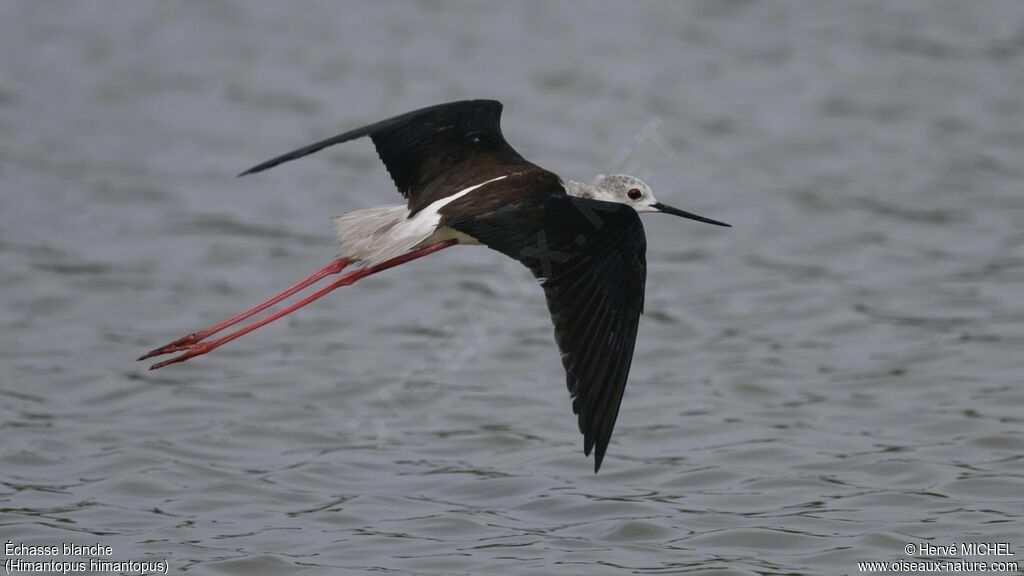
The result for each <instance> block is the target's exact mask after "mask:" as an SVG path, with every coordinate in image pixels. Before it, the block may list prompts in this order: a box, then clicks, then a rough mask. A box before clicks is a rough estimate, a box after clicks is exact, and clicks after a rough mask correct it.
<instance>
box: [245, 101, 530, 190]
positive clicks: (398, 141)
mask: <svg viewBox="0 0 1024 576" xmlns="http://www.w3.org/2000/svg"><path fill="white" fill-rule="evenodd" d="M501 108H502V106H501V102H497V101H495V100H463V101H459V102H449V103H447V104H438V105H436V106H430V107H428V108H422V109H420V110H414V111H412V112H407V113H405V114H402V115H400V116H395V117H394V118H389V119H387V120H382V121H380V122H377V123H376V124H370V125H369V126H363V127H362V128H356V129H355V130H350V131H348V132H345V133H344V134H339V135H337V136H334V137H332V138H328V139H326V140H323V141H321V142H317V143H315V144H310V145H309V146H306V147H303V148H299V149H298V150H293V151H291V152H289V153H287V154H284V155H282V156H278V157H277V158H273V159H271V160H267V161H266V162H263V163H262V164H258V165H256V166H253V167H252V168H250V169H248V170H246V171H245V172H242V173H241V174H239V176H244V175H246V174H252V173H255V172H261V171H263V170H266V169H268V168H273V167H274V166H277V165H278V164H283V163H285V162H289V161H291V160H295V159H297V158H302V157H303V156H306V155H309V154H312V153H314V152H317V151H320V150H322V149H324V148H326V147H328V146H333V145H335V144H340V143H342V142H348V141H349V140H355V139H357V138H361V137H363V136H369V137H370V139H371V140H372V141H373V145H374V146H375V147H376V148H377V154H378V155H379V156H380V159H381V160H382V161H383V162H384V166H385V167H386V168H387V169H388V173H389V174H391V179H392V180H394V182H395V186H397V187H398V191H399V192H401V193H402V195H403V196H405V197H406V198H408V199H409V200H410V206H411V207H412V206H415V205H416V204H417V202H416V200H417V197H418V195H419V193H420V192H422V191H423V189H424V188H426V187H427V186H428V185H430V184H431V183H432V182H433V181H435V180H437V179H438V178H439V177H441V176H442V175H443V174H444V173H445V172H446V171H447V170H449V169H450V168H451V167H452V166H454V165H456V164H459V163H461V162H463V161H465V160H467V159H470V158H473V159H474V160H475V161H477V162H480V163H483V164H487V163H490V164H493V165H495V166H508V165H524V166H533V165H532V164H530V163H529V162H527V161H526V160H525V159H523V157H522V156H520V155H519V153H518V152H516V151H515V150H514V149H513V148H512V147H511V146H509V144H508V142H506V141H505V138H504V137H503V136H502V135H501V123H500V122H501ZM494 175H500V173H495V174H494ZM478 176H480V175H479V174H477V175H475V177H478Z"/></svg>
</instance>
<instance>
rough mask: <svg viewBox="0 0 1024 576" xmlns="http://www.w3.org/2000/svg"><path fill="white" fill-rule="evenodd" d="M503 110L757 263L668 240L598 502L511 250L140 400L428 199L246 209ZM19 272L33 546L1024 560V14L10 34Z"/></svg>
mask: <svg viewBox="0 0 1024 576" xmlns="http://www.w3.org/2000/svg"><path fill="white" fill-rule="evenodd" d="M468 97H476V98H487V97H490V98H498V99H501V100H502V101H503V102H504V103H505V106H506V108H505V116H504V126H505V134H506V137H507V138H508V139H509V140H510V141H511V142H512V143H513V145H514V146H516V147H517V148H518V149H519V150H520V151H521V152H522V153H523V154H524V155H525V156H526V157H528V158H530V159H532V160H534V161H536V162H538V163H539V164H541V165H543V166H545V167H547V168H549V169H551V170H554V171H556V172H559V173H561V174H563V175H565V176H567V177H572V178H577V179H586V180H589V179H590V178H591V177H592V176H593V175H594V174H596V173H598V172H604V171H631V172H634V173H637V174H638V175H640V176H642V177H644V178H646V179H647V180H648V181H649V182H650V183H651V185H652V186H653V188H654V190H655V192H656V193H657V194H658V197H659V199H660V200H662V201H664V202H666V203H668V204H672V205H676V206H679V207H682V208H684V209H687V210H692V211H695V212H697V213H699V214H704V215H707V216H709V217H712V218H718V219H722V220H725V221H727V222H730V223H732V224H733V225H734V226H735V228H733V229H721V228H715V227H712V226H707V225H703V224H699V223H696V222H691V221H683V220H680V219H676V218H670V217H667V216H651V217H645V225H646V227H647V236H648V243H649V252H648V260H649V267H650V271H649V276H648V292H647V306H646V308H647V313H646V315H645V316H644V318H643V320H642V323H641V326H640V335H639V339H638V342H637V350H636V356H635V362H634V365H633V370H632V375H631V380H630V384H629V387H628V388H627V391H626V397H625V401H624V403H623V406H622V411H621V413H620V416H619V422H618V426H617V429H616V433H615V436H614V437H613V439H612V444H611V446H610V448H609V452H608V456H607V458H606V460H605V463H604V467H603V469H602V470H601V473H600V474H598V475H594V474H593V472H592V460H590V459H586V458H584V457H583V454H582V451H581V447H582V441H581V438H580V436H579V434H578V433H577V430H576V423H575V418H574V417H573V416H572V415H571V412H570V406H569V399H568V395H567V393H566V390H565V384H564V377H563V374H562V370H561V365H560V362H559V361H558V355H557V351H556V349H555V347H554V344H553V342H552V338H551V328H550V321H549V319H548V316H547V313H546V310H545V307H544V303H543V297H542V295H541V292H540V290H539V289H538V288H537V287H536V285H535V283H534V282H533V281H532V280H531V279H530V278H529V276H528V274H527V273H526V271H525V270H521V269H520V268H519V266H518V265H517V264H516V263H514V262H512V261H511V260H507V259H505V258H504V257H503V256H501V255H499V254H497V253H495V252H491V251H488V250H485V249H481V248H468V247H465V248H455V249H451V250H448V251H445V252H442V253H440V254H437V255H433V256H430V257H429V258H426V259H423V260H419V261H417V262H416V263H413V264H409V265H407V266H404V267H401V268H399V269H395V270H391V271H388V272H387V273H384V274H381V275H379V276H375V277H373V278H370V279H367V280H365V281H363V282H361V283H359V284H358V285H356V286H353V287H350V288H345V289H343V290H339V291H338V292H336V293H334V294H333V295H331V296H330V297H329V298H327V299H325V300H323V301H321V302H318V303H317V304H315V305H313V306H311V307H309V308H306V309H304V310H303V311H301V312H300V313H297V314H295V315H293V316H290V317H289V318H288V319H286V320H284V321H281V322H279V323H277V324H275V325H272V326H269V327H267V328H264V329H262V330H260V331H258V332H256V333H253V334H251V335H249V336H246V337H245V338H243V339H241V340H238V341H236V342H234V343H232V344H230V345H228V346H226V347H224V348H223V349H221V350H218V351H216V352H215V353H213V354H211V355H209V356H206V357H203V358H200V359H197V360H193V361H192V362H189V363H187V364H183V365H178V366H174V367H170V368H167V369H164V370H161V371H157V372H149V371H147V370H146V365H145V364H140V363H136V362H135V361H134V358H135V357H136V356H138V355H139V354H140V353H142V352H144V351H146V350H148V349H150V348H152V347H154V346H157V345H160V344H163V343H165V342H167V341H169V340H171V339H173V338H176V337H178V336H181V335H183V334H185V333H187V332H189V331H192V330H195V329H197V328H200V327H202V326H204V325H206V324H209V323H211V322H213V321H216V320H220V319H221V318H223V317H226V316H228V315H230V314H232V313H234V312H237V311H238V310H239V309H241V308H243V307H244V306H246V305H249V304H252V303H254V302H256V301H258V300H260V299H262V298H263V297H266V296H268V295H269V294H271V293H273V292H276V291H277V290H279V289H281V288H284V287H285V286H287V285H289V284H290V283H291V282H293V281H294V280H296V279H298V278H300V277H303V276H305V275H306V274H308V273H309V272H311V271H313V270H314V269H316V268H318V267H319V266H320V265H322V264H323V263H325V262H327V261H328V260H330V259H331V258H332V257H333V256H334V254H335V247H334V246H333V244H332V240H331V234H330V222H329V217H330V216H331V215H334V214H338V213H342V212H344V211H347V210H353V209H358V208H365V207H368V206H372V205H375V204H381V203H391V202H396V201H399V200H400V197H399V196H398V195H397V194H396V193H395V192H394V189H393V186H392V185H391V182H390V180H389V179H388V176H387V174H386V172H385V171H384V170H383V168H382V167H381V166H380V165H379V163H378V161H377V159H376V156H375V154H374V152H373V149H372V146H371V145H370V144H369V143H368V142H365V141H362V142H356V143H352V144H348V145H345V146H342V147H339V148H334V149H330V150H328V151H325V152H321V153H320V154H318V155H317V156H313V157H310V158H308V159H304V160H302V161H300V162H296V163H293V164H288V165H286V166H283V167H280V168H277V169H275V170H273V171H271V172H268V173H266V174H261V175H258V176H255V177H247V178H243V179H236V178H234V175H235V174H236V173H237V172H239V171H241V170H243V169H245V168H247V167H249V166H251V165H252V164H254V163H256V162H259V161H262V160H265V159H266V158H268V157H270V156H273V155H276V154H278V153H281V152H285V151H287V150H289V149H291V148H292V147H295V146H299V145H302V144H306V143H307V142H309V141H312V140H313V139H316V138H320V137H325V136H328V135H331V134H333V133H336V132H339V131H341V130H343V129H346V128H351V127H354V126H358V125H360V124H362V123H365V122H369V121H373V120H377V119H380V118H383V117H386V116H389V115H392V114H396V113H400V112H404V111H406V110H410V109H413V108H416V107H420V106H424V105H429V104H433V103H438V102H444V101H448V100H453V99H459V98H468ZM0 269H2V273H0V286H2V292H0V294H2V306H0V339H2V340H0V429H2V432H0V434H2V436H0V541H4V542H6V541H7V540H11V541H13V542H14V543H26V544H36V545H59V544H61V543H64V542H71V543H78V544H94V543H97V542H98V543H101V544H103V545H108V546H111V548H112V549H113V553H112V555H111V556H110V557H109V558H108V559H113V560H128V559H133V560H157V559H166V561H167V562H168V563H169V570H168V573H181V572H190V573H197V574H295V573H309V574H364V573H385V574H481V573H486V574H523V573H526V572H537V573H542V574H584V573H585V574H629V573H635V574H677V573H689V572H700V573H711V572H714V573H719V574H781V573H787V574H788V573H801V574H842V573H856V572H857V565H856V563H857V561H869V560H901V559H903V560H910V559H912V558H911V557H910V556H907V555H906V554H905V552H904V547H905V545H906V544H907V543H931V544H936V545H944V546H945V545H950V544H954V543H957V544H958V543H960V542H1008V543H1010V546H1011V550H1012V552H1013V553H1014V554H1016V556H1013V557H1003V558H1001V559H1003V560H1007V559H1009V560H1017V561H1021V562H1024V538H1022V534H1024V521H1022V515H1024V504H1022V501H1024V497H1022V495H1024V458H1022V452H1024V417H1022V409H1024V386H1022V382H1021V379H1022V378H1021V376H1022V370H1024V4H1022V3H1020V2H1013V1H1004V2H998V1H991V2H962V1H959V0H957V1H948V2H890V1H884V2H883V1H878V2H841V3H840V2H811V1H806V2H763V3H755V2H746V1H739V0H733V1H705V2H685V3H683V2H679V3H677V2H672V3H669V2H664V3H626V2H622V3H591V2H587V3H570V2H562V3H538V2H529V3H517V2H506V3H501V4H500V5H499V3H488V4H482V3H469V2H446V1H438V2H422V3H400V2H387V3H385V2H369V1H367V2H359V3H341V2H326V1H325V2H287V3H285V2H278V3H271V2H241V1H227V0H223V1H208V2H155V1H151V2H129V1H123V2H100V1H96V2H84V1H83V2H35V1H27V0H26V1H21V2H18V1H11V2H4V3H2V4H0ZM37 559H38V558H37ZM58 559H59V558H58ZM974 559H975V560H998V559H1000V558H992V557H988V558H984V557H982V558H974ZM5 560H6V559H5Z"/></svg>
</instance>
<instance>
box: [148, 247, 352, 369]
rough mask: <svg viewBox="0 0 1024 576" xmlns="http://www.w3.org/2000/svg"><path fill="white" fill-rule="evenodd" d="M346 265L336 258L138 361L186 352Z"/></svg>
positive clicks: (346, 260)
mask: <svg viewBox="0 0 1024 576" xmlns="http://www.w3.org/2000/svg"><path fill="white" fill-rule="evenodd" d="M348 264H349V259H348V258H338V259H337V260H334V261H332V262H331V263H330V264H328V265H327V266H324V267H323V268H321V269H319V270H317V271H316V272H314V273H313V274H312V275H310V276H309V277H308V278H306V279H305V280H302V281H300V282H298V283H297V284H295V285H294V286H292V287H291V288H288V289H287V290H284V291H283V292H279V293H277V294H275V295H274V296H272V297H270V298H269V299H267V300H264V301H263V302H260V303H259V304H257V305H256V306H253V307H252V308H249V309H248V310H244V311H242V312H239V313H238V314H235V315H234V316H232V317H231V318H228V319H227V320H224V321H223V322H218V323H217V324H214V325H213V326H210V327H208V328H203V329H202V330H200V331H198V332H193V333H191V334H188V335H187V336H183V337H181V338H178V339H177V340H175V341H174V342H171V343H169V344H164V345H163V346H161V347H159V348H154V349H153V350H150V351H149V352H146V353H145V354H143V355H142V356H139V358H138V359H139V360H145V359H147V358H152V357H153V356H160V355H161V354H170V353H171V352H178V351H180V350H186V349H187V348H188V347H189V346H191V345H193V344H195V343H197V342H199V341H201V340H205V339H207V338H209V337H210V336H213V335H214V334H216V333H218V332H220V331H221V330H224V329H225V328H228V327H229V326H234V325H235V324H238V323H239V322H241V321H242V320H245V319H246V318H249V317H250V316H252V315H253V314H257V313H259V312H262V311H264V310H266V309H267V308H270V307H271V306H273V305H274V304H277V303H278V302H280V301H281V300H284V299H285V298H288V297H290V296H292V295H294V294H296V293H297V292H299V291H300V290H303V289H305V288H307V287H308V286H310V285H312V284H314V283H316V282H318V281H319V280H320V279H322V278H325V277H327V276H330V275H332V274H338V273H340V272H341V271H342V270H344V269H345V266H348Z"/></svg>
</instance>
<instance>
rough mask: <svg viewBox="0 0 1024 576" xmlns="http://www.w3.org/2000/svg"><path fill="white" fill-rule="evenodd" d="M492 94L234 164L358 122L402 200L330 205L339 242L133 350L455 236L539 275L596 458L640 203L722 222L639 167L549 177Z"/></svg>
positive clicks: (201, 349)
mask: <svg viewBox="0 0 1024 576" xmlns="http://www.w3.org/2000/svg"><path fill="white" fill-rule="evenodd" d="M501 108H502V106H501V103H500V102H496V101H493V100H466V101H461V102H451V103H448V104H439V105H437V106H431V107H429V108H423V109H421V110H415V111H413V112H409V113H406V114H402V115H400V116H396V117H394V118H390V119H388V120H383V121H381V122H377V123H376V124H371V125H369V126H364V127H362V128H358V129H355V130H351V131H349V132H345V133H344V134H340V135H338V136H335V137H333V138H328V139H327V140H324V141H322V142H317V143H316V144H310V145H309V146H306V147H304V148H299V149H298V150H294V151H292V152H289V153H287V154H284V155H283V156H278V157H277V158H274V159H272V160H268V161H266V162H264V163H262V164H259V165H257V166H254V167H253V168H250V169H249V170H246V171H245V172H243V173H242V174H239V176H244V175H246V174H252V173H254V172H260V171H263V170H266V169H268V168H272V167H274V166H277V165H278V164H282V163H284V162H288V161H290V160H295V159H296V158H301V157H303V156H306V155H307V154H312V153H314V152H317V151H318V150H321V149H323V148H326V147H328V146H332V145H334V144H339V143H341V142H347V141H349V140H354V139H356V138H361V137H363V136H369V137H370V139H371V140H372V141H373V144H374V146H375V147H376V148H377V153H378V154H379V155H380V158H381V160H382V161H383V162H384V165H385V167H386V168H387V170H388V172H389V173H390V174H391V178H392V179H393V180H394V182H395V185H396V186H397V187H398V190H399V192H401V193H402V196H404V197H405V198H406V200H407V202H406V203H405V204H394V205H388V206H379V207H376V208H370V209H367V210H358V211H355V212H350V213H348V214H344V215H342V216H339V217H337V218H335V220H334V224H335V232H336V234H337V237H338V241H339V242H340V244H341V254H342V255H341V256H340V257H339V258H338V259H337V260H334V261H333V262H331V263H330V264H328V265H327V266H325V267H323V268H321V269H320V270H318V271H317V272H315V273H314V274H313V275H312V276H310V277H308V278H306V279H305V280H302V281H301V282H299V283H298V284H295V285H294V286H292V287H291V288H289V289H287V290H285V291H284V292H281V293H280V294H277V295H276V296H274V297H272V298H270V299H269V300H266V301H264V302H262V303H260V304H259V305H257V306H255V307H253V308H250V309H248V310H246V311H244V312H242V313H240V314H238V315H236V316H233V317H231V318H229V319H227V320H225V321H223V322H220V323H219V324H214V325H213V326H210V327H209V328H206V329H204V330H200V331H199V332H194V333H192V334H189V335H187V336H185V337H183V338H180V339H178V340H175V341H174V342H171V343H170V344H167V345H165V346H161V347H160V348H157V349H155V350H152V351H151V352H149V353H147V354H145V355H143V356H142V357H141V358H139V360H144V359H146V358H150V357H153V356H159V355H161V354H168V353H171V352H180V351H184V352H185V353H184V354H181V355H179V356H176V357H174V358H171V359H170V360H165V361H163V362H160V363H157V364H154V365H153V366H152V367H151V369H155V368H162V367H164V366H167V365H168V364H174V363H176V362H183V361H185V360H188V359H189V358H193V357H195V356H199V355H202V354H206V353H207V352H209V351H211V350H213V349H215V348H218V347H220V346H223V345H224V344H226V343H228V342H230V341H232V340H234V339H236V338H238V337H240V336H242V335H244V334H247V333H249V332H251V331H253V330H255V329H257V328H259V327H260V326H263V325H265V324H268V323H270V322H272V321H274V320H276V319H278V318H280V317H282V316H284V315H286V314H289V313H291V312H293V311H295V310H297V309H299V308H301V307H303V306H305V305H306V304H309V303H310V302H312V301H314V300H317V299H318V298H320V297H322V296H324V295H325V294H327V293H329V292H331V291H332V290H334V289H336V288H339V287H341V286H348V285H350V284H352V283H354V282H356V281H357V280H359V279H361V278H364V277H366V276H369V275H371V274H375V273H377V272H380V271H381V270H386V269H388V268H391V267H393V266H398V265H399V264H404V263H406V262H408V261H410V260H415V259H416V258H419V257H421V256H426V255H427V254H431V253H434V252H437V251H438V250H443V249H444V248H448V247H449V246H453V245H455V244H483V245H485V246H487V247H489V248H492V249H494V250H497V251H499V252H501V253H503V254H505V255H506V256H510V257H512V258H514V259H516V260H518V261H520V262H521V263H523V264H524V265H525V266H526V267H527V268H529V269H530V271H531V272H532V273H533V274H534V276H536V277H537V278H539V279H540V280H541V285H542V287H543V288H544V293H545V295H546V297H547V303H548V310H549V311H550V312H551V319H552V321H553V323H554V325H555V342H556V343H557V344H558V348H559V350H560V351H561V356H562V365H563V366H564V367H565V372H566V381H567V384H568V387H569V394H570V395H571V397H572V409H573V412H574V413H575V414H577V415H578V417H579V427H580V432H582V433H583V452H584V454H586V455H590V452H591V450H593V451H594V471H595V472H597V471H598V469H600V467H601V461H602V459H603V458H604V454H605V450H606V449H607V447H608V441H609V439H610V438H611V435H612V428H613V427H614V426H615V419H616V417H617V416H618V413H619V405H620V403H621V401H622V393H623V390H624V389H625V387H626V378H627V376H628V374H629V367H630V364H631V362H632V359H633V346H634V343H635V342H636V331H637V326H638V324H639V321H640V314H641V313H642V312H643V306H644V283H645V281H646V275H647V264H646V259H645V253H646V239H645V237H644V228H643V225H642V224H641V223H640V218H639V216H638V214H639V213H642V212H663V213H666V214H674V215H676V216H682V217H684V218H690V219H692V220H698V221H701V222H707V223H709V224H716V225H718V226H728V224H725V223H724V222H719V221H717V220H711V219H709V218H704V217H703V216H698V215H696V214H691V213H689V212H685V211H683V210H679V209H677V208H672V207H670V206H666V205H664V204H662V203H661V202H658V201H657V200H656V199H655V198H654V194H653V193H652V192H651V189H650V187H648V186H647V184H644V183H643V182H642V181H641V180H640V179H639V178H635V177H633V176H627V175H622V174H613V175H607V176H606V175H599V176H598V177H597V178H596V179H595V180H594V181H593V183H592V184H584V183H581V182H575V181H573V180H568V179H565V178H561V177H559V176H557V175H556V174H554V173H552V172H548V171H547V170H545V169H543V168H541V167H539V166H537V165H535V164H533V163H531V162H529V161H527V160H526V159H524V158H523V157H522V156H520V155H519V154H518V153H517V152H516V151H515V150H514V149H513V148H512V147H511V146H510V145H509V144H508V142H506V141H505V139H504V137H502V135H501V126H500V119H501ZM350 264H351V265H354V266H356V269H355V270H353V271H350V272H348V273H347V274H344V275H343V276H341V277H340V278H338V279H336V280H334V281H333V282H330V283H329V284H327V285H326V286H324V287H323V288H321V289H319V290H317V291H316V292H313V293H312V294H310V295H308V296H306V297H304V298H302V299H301V300H299V301H297V302H295V303H293V304H291V305H289V306H288V307H286V308H283V309H281V310H279V311H277V312H275V313H273V314H270V315H268V316H266V317H264V318H262V319H260V320H258V321H256V322H253V323H252V324H249V325H247V326H245V327H243V328H241V329H239V330H236V331H234V332H231V333H228V334H227V335H225V336H221V337H220V338H216V339H212V340H208V338H209V337H210V336H212V335H214V334H216V333H218V332H221V331H222V330H224V329H225V328H228V327H229V326H232V325H235V324H237V323H239V322H241V321H243V320H245V319H247V318H249V317H250V316H252V315H254V314H256V313H258V312H260V311H262V310H265V309H266V308H268V307H270V306H272V305H274V304H276V303H278V302H280V301H282V300H284V299H286V298H288V297H290V296H292V295H294V294H296V293H298V292H300V291H301V290H303V289H305V288H307V287H309V286H310V285H312V284H314V283H316V282H317V281H319V280H321V279H323V278H325V277H327V276H330V275H333V274H339V273H341V272H342V271H343V270H344V268H345V267H346V266H348V265H350Z"/></svg>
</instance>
